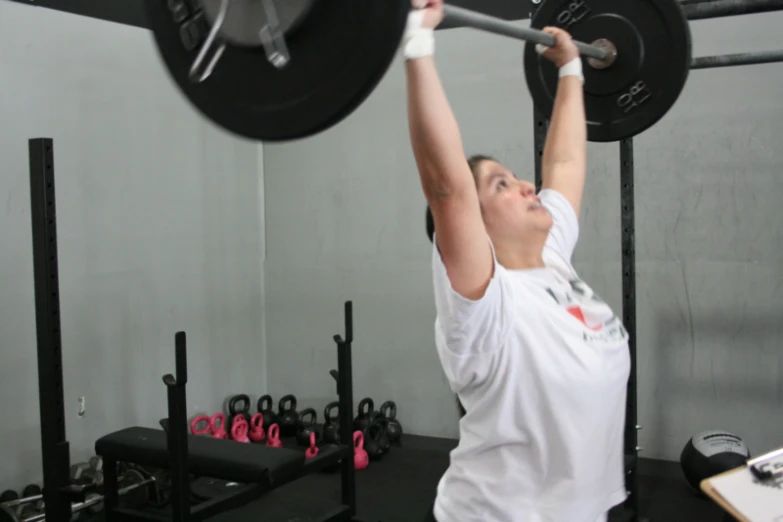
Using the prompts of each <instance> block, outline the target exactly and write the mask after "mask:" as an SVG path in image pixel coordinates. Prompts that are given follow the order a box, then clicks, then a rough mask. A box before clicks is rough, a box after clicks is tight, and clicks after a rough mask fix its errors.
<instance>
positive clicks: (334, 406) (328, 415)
mask: <svg viewBox="0 0 783 522" xmlns="http://www.w3.org/2000/svg"><path fill="white" fill-rule="evenodd" d="M333 410H337V415H336V416H334V417H332V411H333ZM339 417H340V403H339V402H330V403H329V404H327V405H326V408H324V424H334V421H336V420H337V419H338V418H339Z"/></svg>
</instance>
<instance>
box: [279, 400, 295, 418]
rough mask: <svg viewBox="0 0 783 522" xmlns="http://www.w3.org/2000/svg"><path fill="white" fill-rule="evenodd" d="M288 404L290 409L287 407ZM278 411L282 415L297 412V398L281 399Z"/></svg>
mask: <svg viewBox="0 0 783 522" xmlns="http://www.w3.org/2000/svg"><path fill="white" fill-rule="evenodd" d="M286 404H289V407H286V406H285V405H286ZM277 409H278V410H279V411H280V414H281V415H282V414H284V413H287V412H290V411H294V410H296V397H294V396H293V395H285V396H283V397H281V398H280V402H279V403H277Z"/></svg>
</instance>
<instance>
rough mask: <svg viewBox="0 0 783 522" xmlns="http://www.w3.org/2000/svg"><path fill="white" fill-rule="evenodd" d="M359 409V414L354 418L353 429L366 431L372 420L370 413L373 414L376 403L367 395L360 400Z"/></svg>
mask: <svg viewBox="0 0 783 522" xmlns="http://www.w3.org/2000/svg"><path fill="white" fill-rule="evenodd" d="M357 410H358V415H356V418H355V419H354V420H353V429H354V430H356V431H365V430H366V429H367V427H368V426H369V425H370V422H371V421H372V419H371V418H370V415H372V412H373V410H375V403H374V402H373V401H372V399H371V398H369V397H365V398H364V399H362V400H361V401H360V402H359V407H358V408H357Z"/></svg>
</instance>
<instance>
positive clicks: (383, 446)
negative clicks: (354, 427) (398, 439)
mask: <svg viewBox="0 0 783 522" xmlns="http://www.w3.org/2000/svg"><path fill="white" fill-rule="evenodd" d="M385 423H386V419H376V420H374V421H373V422H372V423H371V424H370V425H369V426H367V429H366V430H364V449H365V451H367V455H369V457H370V460H380V459H381V457H383V456H384V455H385V454H386V452H387V451H389V446H390V445H389V438H388V437H387V436H386V426H385Z"/></svg>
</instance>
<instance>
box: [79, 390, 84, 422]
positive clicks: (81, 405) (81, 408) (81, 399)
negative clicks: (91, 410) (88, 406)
mask: <svg viewBox="0 0 783 522" xmlns="http://www.w3.org/2000/svg"><path fill="white" fill-rule="evenodd" d="M84 402H85V401H84V396H83V395H82V396H81V397H79V417H84V413H85V409H84Z"/></svg>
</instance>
